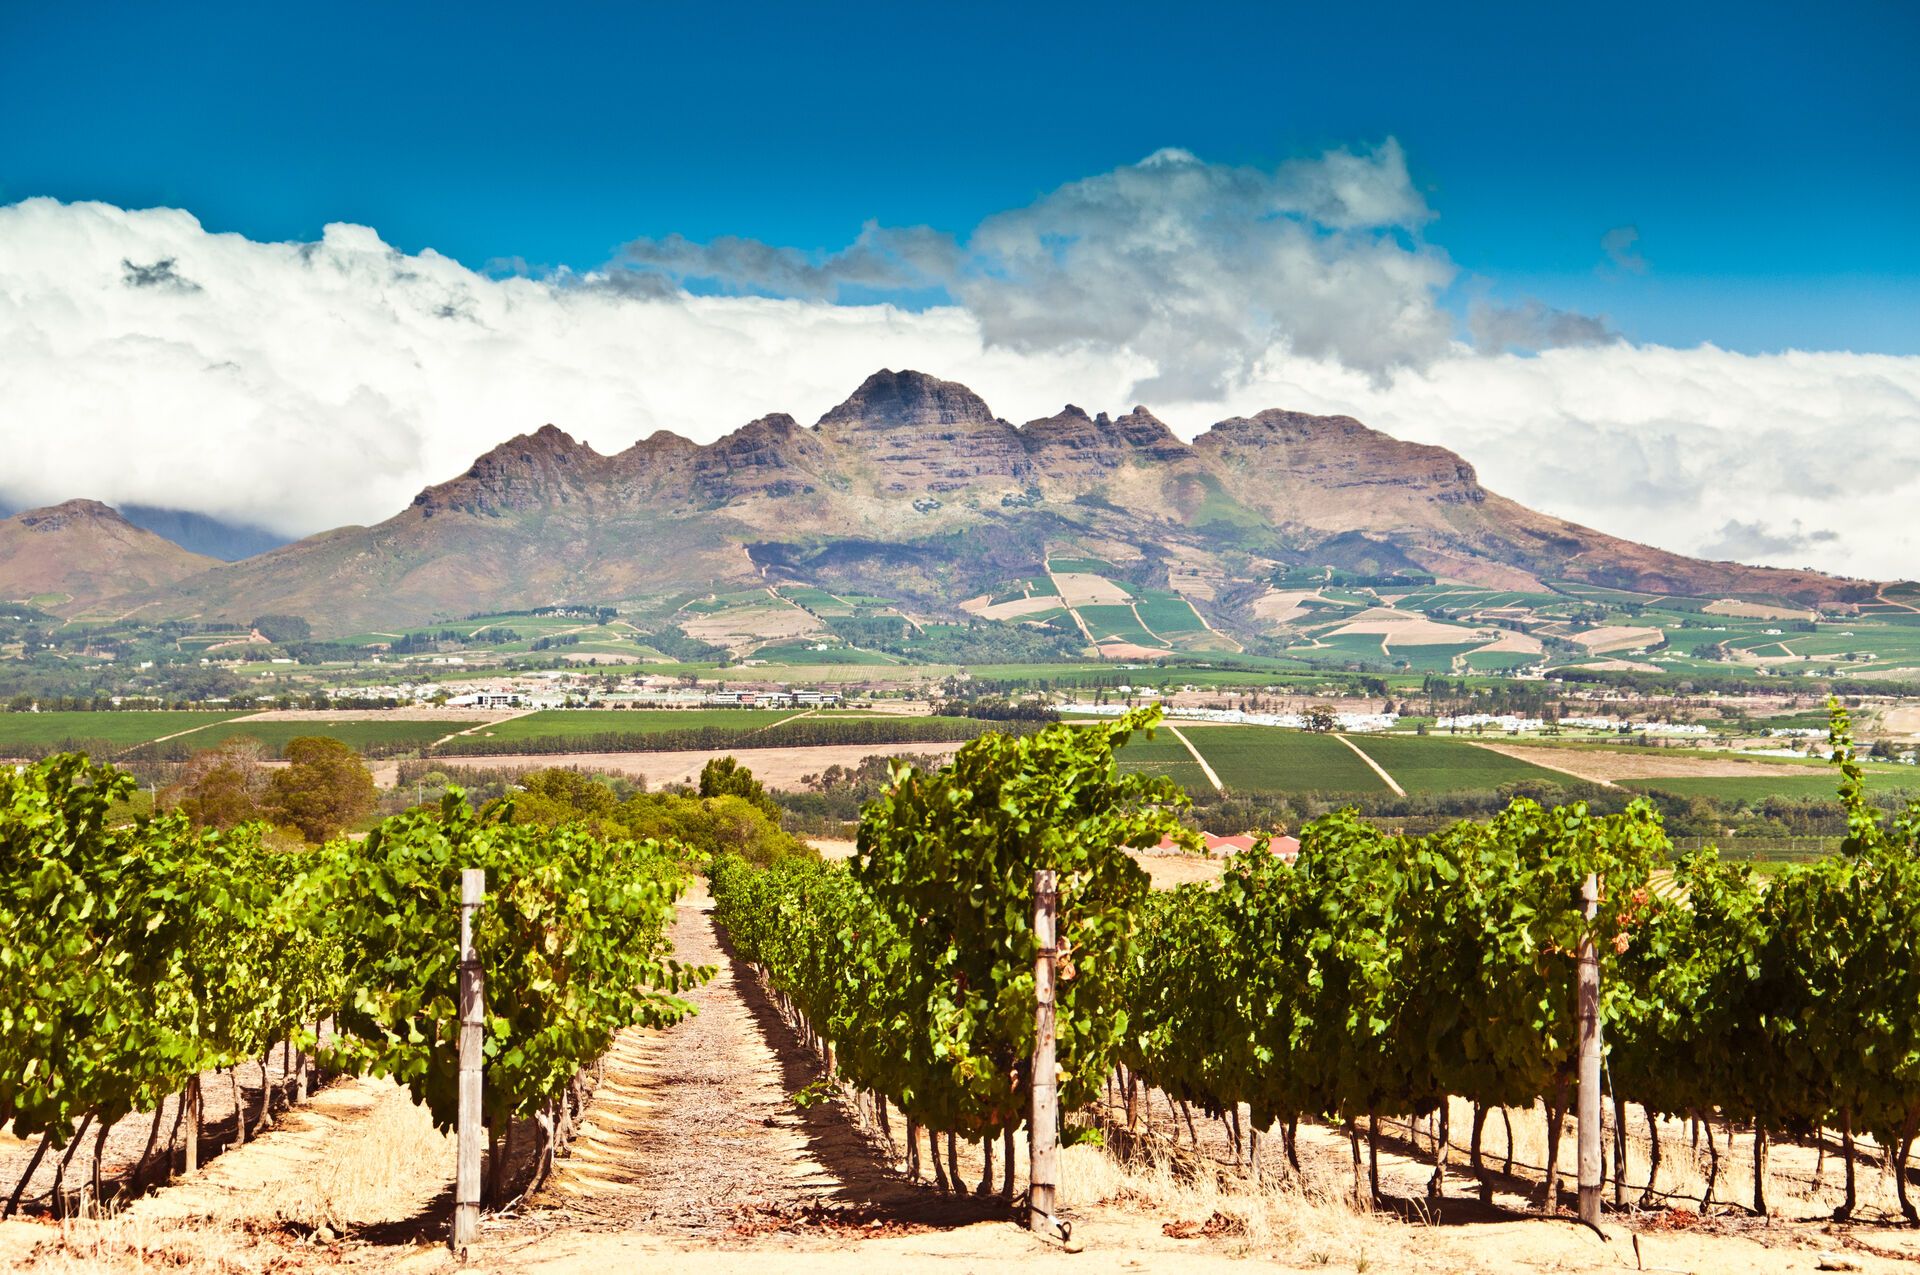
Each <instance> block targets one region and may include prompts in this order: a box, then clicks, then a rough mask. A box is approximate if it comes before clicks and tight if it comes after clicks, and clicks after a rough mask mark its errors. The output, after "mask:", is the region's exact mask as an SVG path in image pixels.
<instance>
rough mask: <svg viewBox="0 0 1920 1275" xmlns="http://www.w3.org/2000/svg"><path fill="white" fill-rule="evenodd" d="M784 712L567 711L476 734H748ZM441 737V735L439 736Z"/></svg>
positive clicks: (500, 724) (535, 736)
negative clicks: (721, 729) (703, 731)
mask: <svg viewBox="0 0 1920 1275" xmlns="http://www.w3.org/2000/svg"><path fill="white" fill-rule="evenodd" d="M797 711H799V710H795V709H790V708H781V709H769V708H685V709H660V708H626V709H617V708H604V709H596V708H569V709H550V710H548V711H546V712H541V713H528V714H527V715H526V716H525V717H514V718H510V719H508V720H507V721H504V722H498V723H496V724H495V725H492V726H489V727H486V728H485V729H484V730H477V731H475V732H473V733H474V735H475V736H477V737H480V738H485V739H548V738H555V737H558V738H565V737H567V736H569V735H604V734H608V733H614V732H617V733H620V734H624V735H658V734H663V733H665V732H667V731H673V730H701V729H704V728H707V727H714V726H719V727H725V728H727V729H729V730H737V729H746V730H752V729H755V728H756V727H761V726H772V725H773V724H774V723H776V722H783V721H785V720H787V719H788V718H789V717H793V716H795V714H796V712H797ZM440 733H441V734H442V735H444V734H447V733H448V732H446V731H444V730H443V731H441V732H440Z"/></svg>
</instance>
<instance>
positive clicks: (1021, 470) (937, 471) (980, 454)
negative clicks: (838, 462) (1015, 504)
mask: <svg viewBox="0 0 1920 1275" xmlns="http://www.w3.org/2000/svg"><path fill="white" fill-rule="evenodd" d="M817 429H818V430H819V435H820V437H821V438H822V439H823V440H824V441H826V442H827V443H829V444H830V445H832V446H833V448H834V449H835V450H836V451H837V452H839V453H840V455H841V457H842V463H843V464H845V465H847V466H848V468H850V469H854V470H860V471H864V473H865V475H866V476H867V479H868V481H869V483H870V484H871V486H872V487H873V488H874V489H875V490H876V491H878V492H879V493H881V494H883V495H888V496H906V497H911V496H914V495H919V494H926V493H937V492H946V491H958V490H960V489H962V488H965V487H972V486H979V485H990V484H995V483H1021V482H1024V481H1025V480H1026V478H1027V474H1028V471H1029V468H1030V466H1029V465H1028V462H1027V450H1026V448H1025V447H1023V446H1022V445H1021V442H1020V433H1019V431H1018V430H1016V429H1014V427H1013V426H1011V425H1009V424H1007V422H1005V421H1003V420H1001V419H999V418H998V417H996V416H995V415H994V414H993V413H992V411H990V410H989V409H988V407H987V405H986V402H985V401H984V400H983V399H981V397H980V396H979V395H978V394H975V393H974V392H973V391H972V390H970V389H968V388H967V387H966V386H964V385H961V384H959V383H958V382H955V381H942V380H940V379H938V378H937V377H932V376H928V375H927V374H926V373H924V372H893V371H888V370H885V369H883V370H881V371H879V372H875V373H874V374H873V375H872V376H870V377H868V378H867V379H866V380H865V381H864V382H863V383H862V384H861V386H860V388H859V389H857V390H855V391H854V392H853V395H852V396H851V397H850V398H848V399H847V401H846V402H844V403H842V404H840V405H839V406H838V407H836V408H834V409H833V410H831V411H829V412H828V413H827V414H826V415H825V416H822V417H821V418H820V422H819V425H818V426H817Z"/></svg>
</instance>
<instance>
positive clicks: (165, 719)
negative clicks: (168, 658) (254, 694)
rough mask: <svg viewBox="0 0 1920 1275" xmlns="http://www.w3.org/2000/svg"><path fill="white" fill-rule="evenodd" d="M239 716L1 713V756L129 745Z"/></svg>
mask: <svg viewBox="0 0 1920 1275" xmlns="http://www.w3.org/2000/svg"><path fill="white" fill-rule="evenodd" d="M238 716H240V714H239V713H230V712H221V713H202V712H152V713H136V712H127V713H90V712H66V713H0V754H4V753H5V752H6V751H7V749H8V747H9V746H12V747H22V746H24V747H27V748H32V749H35V750H36V751H37V750H41V749H45V748H49V747H52V746H55V745H59V744H66V743H81V742H85V743H93V744H97V743H106V744H118V745H122V746H131V745H134V744H144V743H146V742H147V741H149V740H154V739H159V738H160V737H161V736H162V735H173V734H177V733H178V732H180V731H184V730H193V729H194V728H196V727H203V726H214V725H218V724H219V723H221V722H224V721H227V720H229V719H231V718H234V717H238Z"/></svg>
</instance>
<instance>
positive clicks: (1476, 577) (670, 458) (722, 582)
mask: <svg viewBox="0 0 1920 1275" xmlns="http://www.w3.org/2000/svg"><path fill="white" fill-rule="evenodd" d="M62 508H66V507H62ZM74 508H75V510H76V511H78V510H80V508H81V506H79V505H76V506H75V507H74ZM100 508H104V507H100ZM108 513H111V511H108ZM76 516H78V514H77V513H71V514H61V513H59V511H57V510H56V511H35V514H33V515H23V518H32V517H38V518H39V519H40V520H41V521H42V522H45V521H47V520H48V519H49V518H52V519H61V518H72V517H76ZM93 517H94V518H95V520H97V517H98V516H97V515H93ZM15 521H16V522H17V523H20V531H19V534H21V535H31V534H33V531H32V527H31V526H29V525H27V524H26V523H24V522H21V521H20V520H15ZM0 526H5V524H0ZM142 534H144V533H142ZM154 539H156V540H157V537H156V538H154ZM161 543H164V542H161ZM167 547H168V549H171V548H172V546H167ZM174 552H175V553H176V554H177V553H178V552H179V551H177V550H176V551H174ZM1080 552H1084V553H1088V554H1092V555H1094V556H1101V557H1105V558H1107V559H1108V560H1109V561H1126V562H1141V563H1161V564H1173V565H1172V566H1164V567H1160V568H1153V569H1155V570H1169V571H1170V570H1172V569H1173V567H1174V566H1177V568H1178V570H1179V571H1180V572H1182V573H1185V574H1186V575H1187V576H1190V577H1192V578H1205V579H1207V580H1209V581H1210V582H1212V583H1211V584H1210V585H1209V587H1210V588H1216V589H1222V590H1228V591H1231V590H1232V589H1234V588H1236V587H1238V586H1237V585H1236V584H1235V581H1236V579H1238V580H1239V582H1240V584H1241V585H1245V586H1247V587H1254V586H1256V585H1257V582H1258V581H1259V580H1260V579H1261V578H1262V577H1263V575H1264V574H1265V573H1268V572H1270V571H1271V570H1272V569H1273V568H1274V567H1276V566H1279V565H1286V564H1311V565H1323V564H1328V563H1331V564H1334V565H1343V566H1346V565H1354V564H1357V563H1363V562H1364V563H1380V564H1390V565H1392V566H1394V567H1396V568H1399V567H1408V566H1418V567H1424V568H1425V569H1427V570H1431V571H1433V572H1434V573H1435V574H1437V575H1439V576H1441V577H1443V578H1451V579H1460V580H1466V581H1472V582H1477V583H1483V584H1489V585H1495V586H1497V587H1501V588H1522V587H1537V586H1538V585H1539V584H1540V582H1542V581H1545V580H1554V579H1569V580H1581V581H1590V582H1593V583H1603V584H1608V585H1614V586H1619V587H1625V588H1645V589H1650V590H1655V591H1661V592H1679V593H1690V594H1696V595H1701V594H1706V595H1715V596H1719V595H1727V594H1739V593H1747V594H1769V595H1780V596H1788V597H1793V598H1797V599H1800V600H1802V601H1808V602H1811V601H1818V600H1822V599H1826V598H1833V597H1837V596H1840V595H1841V594H1843V593H1844V592H1846V591H1847V590H1848V588H1849V587H1850V586H1849V585H1848V583H1847V582H1844V581H1840V580H1836V579H1834V578H1831V577H1826V576H1819V575H1815V574H1812V573H1805V572H1786V571H1773V570H1769V569H1765V568H1756V567H1743V566H1738V565H1735V564H1728V563H1703V562H1699V561H1696V560H1694V559H1689V558H1684V557H1681V556H1679V555H1675V554H1671V553H1665V552H1663V551H1660V550H1657V549H1651V548H1648V547H1647V546H1644V545H1635V544H1632V543H1629V542H1627V541H1622V540H1619V539H1617V538H1615V537H1611V536H1607V535H1603V534H1602V533H1599V532H1596V531H1592V530H1590V529H1588V528H1585V527H1581V526H1578V525H1575V524H1572V523H1568V522H1564V521H1562V520H1559V519H1556V518H1553V517H1550V516H1548V515H1545V514H1540V513H1536V512H1534V511H1532V510H1529V509H1525V508H1523V507H1522V506H1519V505H1516V504H1514V503H1513V502H1511V501H1508V500H1505V499H1503V498H1501V497H1500V496H1498V495H1496V494H1494V493H1492V492H1488V491H1487V490H1486V489H1485V488H1483V487H1482V486H1481V485H1480V482H1479V479H1478V478H1477V477H1476V475H1475V473H1474V470H1473V467H1472V466H1471V465H1470V464H1468V463H1467V462H1466V461H1465V460H1463V459H1462V458H1461V457H1459V456H1457V455H1455V454H1454V453H1452V452H1450V451H1447V450H1446V449H1445V448H1440V447H1430V446H1425V445H1421V444H1416V443H1408V442H1403V441H1401V440H1398V439H1395V438H1391V437H1389V436H1388V435H1386V434H1382V433H1380V432H1379V431H1377V430H1374V429H1370V428H1368V427H1367V426H1366V425H1363V424H1361V423H1360V422H1359V421H1356V420H1353V419H1352V418H1350V417H1344V416H1331V417H1328V416H1311V415H1307V414H1304V413H1300V412H1290V411H1281V410H1271V411H1265V412H1260V413H1258V414H1256V415H1254V416H1250V417H1236V418H1234V419H1231V420H1226V421H1222V422H1220V423H1219V424H1217V425H1215V426H1213V427H1212V428H1211V429H1209V430H1207V431H1206V432H1205V433H1203V434H1201V435H1200V436H1199V437H1198V438H1197V439H1196V440H1195V441H1194V442H1193V444H1192V445H1191V446H1189V445H1188V444H1186V443H1183V442H1181V441H1180V439H1179V438H1178V437H1176V436H1175V435H1174V434H1173V432H1172V431H1171V430H1170V429H1168V428H1167V426H1166V425H1165V424H1164V423H1162V422H1161V421H1159V420H1158V419H1156V418H1155V417H1154V416H1153V414H1152V413H1151V412H1149V411H1148V410H1147V409H1146V408H1144V407H1136V408H1135V409H1134V410H1133V411H1131V412H1128V413H1127V414H1125V415H1123V416H1119V417H1115V418H1109V417H1108V416H1106V415H1105V414H1101V415H1098V416H1090V415H1088V413H1087V412H1085V411H1083V410H1082V409H1080V408H1078V407H1073V406H1068V407H1066V408H1063V409H1062V410H1061V411H1060V412H1059V413H1057V414H1055V415H1053V416H1049V417H1045V418H1042V419H1040V420H1035V421H1030V422H1028V423H1027V424H1026V425H1025V426H1024V427H1021V428H1015V427H1014V426H1012V425H1010V424H1008V423H1007V422H1006V421H1004V420H1001V419H1000V418H999V417H997V416H995V415H994V414H993V412H992V410H991V409H990V408H989V407H988V406H987V404H986V403H985V402H984V401H982V400H981V398H980V397H979V396H978V395H976V394H975V393H973V391H971V390H969V389H967V388H966V387H965V386H963V385H959V384H956V383H955V382H952V381H943V380H940V379H939V378H937V377H933V376H929V375H927V374H925V373H921V372H914V371H899V372H895V371H881V372H877V373H875V374H874V375H873V376H871V377H869V378H867V380H866V381H865V382H864V383H863V384H862V385H861V386H860V387H859V388H858V389H857V390H856V391H855V392H854V393H853V394H852V396H851V397H849V398H848V399H847V400H846V401H845V402H844V403H842V404H840V405H839V406H838V407H835V408H834V409H833V410H831V411H829V412H828V413H826V414H825V415H824V416H822V417H821V418H820V420H819V422H818V423H817V424H816V425H814V426H812V427H806V426H803V425H801V424H799V423H798V422H796V421H795V420H794V419H793V418H792V417H790V416H786V415H783V414H775V415H770V416H764V417H762V418H760V419H759V420H756V421H753V422H750V423H749V424H746V425H743V426H742V427H741V428H739V429H738V430H735V431H734V432H733V433H731V434H728V435H727V436H725V437H724V438H721V439H720V440H718V441H717V442H714V443H711V444H707V445H704V446H703V445H699V444H695V443H693V442H690V441H688V440H687V439H685V438H682V437H680V436H678V435H676V434H672V433H668V432H665V431H662V432H659V433H655V434H654V435H652V436H650V437H649V438H647V439H644V440H642V441H640V442H637V443H635V444H634V445H633V446H632V447H630V448H628V449H627V450H625V451H623V452H620V453H618V454H616V455H613V456H602V455H600V454H599V453H597V452H595V451H594V450H593V449H592V448H590V447H588V446H587V445H585V444H584V443H580V442H577V441H576V440H574V439H573V438H571V437H570V436H568V435H567V434H566V433H564V432H562V431H561V430H559V429H557V428H555V427H554V426H551V425H548V426H545V427H543V428H541V429H539V430H537V431H536V432H534V433H532V434H527V435H522V436H520V437H518V438H514V439H511V440H509V441H508V442H506V443H503V444H501V445H500V446H499V447H497V448H495V449H493V450H492V451H490V452H488V453H487V454H486V455H485V456H482V457H480V458H479V459H478V460H477V461H475V462H474V464H473V466H472V467H471V468H469V469H468V471H467V472H466V473H465V474H462V475H461V476H460V477H458V478H456V479H453V480H452V481H450V482H446V483H442V484H439V485H437V486H434V487H429V488H428V489H426V490H425V491H423V492H421V493H420V495H419V496H418V497H417V498H416V499H415V500H414V502H413V506H412V508H410V509H408V510H406V511H404V512H402V513H401V514H399V515H397V516H396V517H394V518H392V519H389V520H388V521H387V522H385V523H382V524H380V525H379V526H377V527H372V528H346V529H342V530H340V531H337V532H331V533H328V534H326V535H322V536H316V537H312V538H310V539H308V540H306V541H302V542H299V543H297V544H294V545H289V546H286V547H284V548H281V549H278V550H275V551H274V552H272V553H270V554H266V555H263V556H262V557H260V558H256V559H249V560H247V561H245V562H241V563H237V564H234V565H233V566H232V567H228V568H224V569H221V570H216V571H208V572H206V573H204V574H203V575H200V576H197V577H195V578H193V579H191V580H186V581H182V582H181V583H179V584H177V585H176V584H173V583H172V579H177V576H176V577H172V578H166V579H159V578H156V579H151V580H150V579H149V578H148V577H145V576H142V575H140V574H139V573H129V574H128V575H127V577H126V580H127V583H126V584H123V586H122V587H121V588H120V589H118V590H117V592H120V593H126V594H129V595H132V596H131V597H130V599H129V601H130V603H131V604H137V605H148V606H150V607H151V608H152V611H151V613H153V614H165V613H168V612H170V611H172V612H192V613H196V614H215V615H221V616H226V617H230V618H244V617H246V616H250V615H255V614H260V613H262V612H264V611H269V610H285V611H291V612H294V613H298V614H305V615H308V616H310V617H311V618H313V619H314V621H315V624H316V627H317V628H325V629H327V630H329V631H333V632H344V631H351V630H352V629H354V628H356V627H358V628H364V627H367V625H368V623H369V622H370V621H376V620H377V621H379V622H381V623H387V624H394V623H408V622H425V621H430V620H433V619H436V618H439V617H444V616H452V615H467V614H472V613H473V612H475V611H479V610H482V609H488V608H494V607H520V606H528V605H541V604H545V603H552V602H582V601H592V602H618V601H623V600H626V599H629V598H638V597H643V596H649V595H651V594H656V593H670V592H681V591H685V590H687V589H690V588H697V589H703V590H704V589H707V588H711V587H715V586H740V585H752V586H758V585H759V584H762V583H764V582H765V579H767V578H769V577H768V575H767V574H765V573H768V572H772V573H775V574H776V575H778V574H780V573H784V574H786V575H792V576H795V577H796V578H805V577H804V574H802V573H804V572H805V571H806V570H809V569H813V567H818V568H819V569H821V570H828V569H831V570H835V571H839V572H842V573H843V574H842V576H841V577H840V578H842V579H845V580H848V581H851V582H852V583H861V582H862V581H864V582H866V583H869V584H870V585H871V586H872V591H875V592H881V593H884V594H886V595H887V596H898V597H910V598H913V599H915V600H916V604H917V605H921V606H923V607H925V608H927V609H929V610H931V611H935V612H938V611H940V610H942V609H950V608H951V607H952V606H953V605H954V604H955V603H957V602H958V601H959V600H960V599H961V598H964V597H968V596H971V595H972V594H973V593H977V592H978V591H979V589H980V588H981V587H991V586H992V585H993V584H994V583H996V582H998V581H1001V580H1005V579H1006V578H1008V576H1009V575H1012V574H1027V573H1030V572H1032V571H1035V570H1038V569H1039V567H1040V559H1041V558H1042V557H1043V556H1044V555H1046V554H1048V553H1054V554H1073V553H1080ZM189 556H190V555H189ZM809 564H812V566H809ZM1235 573H1238V574H1237V575H1236V574H1235ZM34 591H35V592H44V591H46V590H45V589H40V588H36V589H35V590H34Z"/></svg>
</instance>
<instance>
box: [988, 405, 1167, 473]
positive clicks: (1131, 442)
mask: <svg viewBox="0 0 1920 1275" xmlns="http://www.w3.org/2000/svg"><path fill="white" fill-rule="evenodd" d="M1020 439H1021V441H1022V442H1023V443H1025V444H1026V447H1027V450H1028V452H1030V453H1034V454H1036V455H1037V454H1039V453H1043V452H1044V453H1046V454H1047V457H1048V458H1047V460H1046V461H1045V462H1044V468H1046V469H1047V470H1048V472H1050V473H1054V474H1055V476H1059V475H1058V474H1057V472H1056V471H1055V470H1054V467H1055V466H1056V465H1057V464H1058V463H1059V462H1060V461H1062V460H1068V459H1070V460H1074V461H1080V462H1082V463H1085V464H1090V465H1095V466H1098V467H1100V468H1103V469H1112V468H1115V467H1117V466H1120V465H1125V464H1128V463H1129V462H1137V461H1165V460H1174V459H1177V458H1179V457H1181V456H1184V455H1186V452H1187V445H1186V444H1185V443H1183V442H1181V441H1180V440H1179V439H1178V438H1177V437H1175V435H1174V433H1173V431H1172V430H1170V429H1168V428H1167V427H1166V426H1165V425H1164V424H1162V423H1161V422H1160V421H1159V420H1157V419H1155V418H1154V416H1153V414H1152V413H1151V412H1149V411H1147V409H1146V408H1144V407H1136V408H1134V409H1133V411H1131V412H1129V413H1127V414H1126V415H1125V416H1122V417H1120V418H1119V419H1118V420H1114V419H1111V418H1110V417H1108V415H1107V414H1106V413H1105V412H1102V413H1100V415H1099V416H1097V417H1092V416H1088V415H1087V414H1086V412H1085V411H1083V410H1081V409H1080V408H1078V407H1075V406H1074V405H1073V404H1072V403H1069V404H1067V405H1066V406H1065V407H1063V408H1061V409H1060V411H1059V412H1057V413H1055V414H1054V415H1052V416H1047V417H1042V418H1041V419H1040V420H1037V421H1028V422H1027V423H1026V424H1025V425H1023V426H1021V427H1020Z"/></svg>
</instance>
